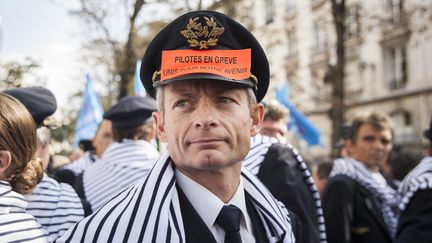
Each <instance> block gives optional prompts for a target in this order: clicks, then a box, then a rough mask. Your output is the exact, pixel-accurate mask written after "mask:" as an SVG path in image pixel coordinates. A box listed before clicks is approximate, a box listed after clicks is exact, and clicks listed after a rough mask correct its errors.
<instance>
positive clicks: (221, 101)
mask: <svg viewBox="0 0 432 243" xmlns="http://www.w3.org/2000/svg"><path fill="white" fill-rule="evenodd" d="M218 102H219V103H229V102H232V99H230V98H228V97H219V98H218Z"/></svg>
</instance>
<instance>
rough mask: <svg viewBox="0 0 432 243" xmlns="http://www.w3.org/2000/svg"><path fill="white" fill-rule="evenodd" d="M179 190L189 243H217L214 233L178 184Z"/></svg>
mask: <svg viewBox="0 0 432 243" xmlns="http://www.w3.org/2000/svg"><path fill="white" fill-rule="evenodd" d="M176 187H177V192H178V197H179V202H180V210H181V214H182V218H183V226H184V230H185V236H186V242H187V243H202V242H208V243H216V240H215V238H214V237H213V234H212V233H211V232H210V230H209V228H208V227H207V226H206V225H205V223H204V221H203V220H202V219H201V217H200V216H199V215H198V213H197V212H196V210H195V209H194V208H193V206H192V204H191V203H190V202H189V200H188V199H187V197H186V195H185V194H184V192H183V191H182V190H181V189H180V187H179V186H178V185H177V186H176Z"/></svg>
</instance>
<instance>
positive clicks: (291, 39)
mask: <svg viewBox="0 0 432 243" xmlns="http://www.w3.org/2000/svg"><path fill="white" fill-rule="evenodd" d="M297 52H298V50H297V33H296V31H295V30H290V31H288V57H289V58H294V57H296V56H297Z"/></svg>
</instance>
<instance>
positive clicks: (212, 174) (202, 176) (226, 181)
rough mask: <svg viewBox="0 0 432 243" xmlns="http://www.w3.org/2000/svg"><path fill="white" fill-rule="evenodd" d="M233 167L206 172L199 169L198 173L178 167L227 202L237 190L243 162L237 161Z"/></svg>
mask: <svg viewBox="0 0 432 243" xmlns="http://www.w3.org/2000/svg"><path fill="white" fill-rule="evenodd" d="M233 167H234V168H233ZM233 167H230V168H224V169H220V170H212V171H205V172H203V171H197V173H193V172H192V173H191V172H190V171H185V170H183V169H181V168H177V169H179V170H180V171H181V172H182V173H183V174H185V175H186V176H187V177H189V178H190V179H192V180H194V181H195V182H197V183H198V184H200V185H202V186H203V187H205V188H207V189H208V190H209V191H211V192H212V193H213V194H215V195H216V196H217V197H218V198H219V199H220V200H222V201H223V202H224V203H227V202H229V200H231V198H232V196H233V195H234V193H235V192H236V190H237V188H238V185H239V182H240V172H241V163H236V164H235V165H233Z"/></svg>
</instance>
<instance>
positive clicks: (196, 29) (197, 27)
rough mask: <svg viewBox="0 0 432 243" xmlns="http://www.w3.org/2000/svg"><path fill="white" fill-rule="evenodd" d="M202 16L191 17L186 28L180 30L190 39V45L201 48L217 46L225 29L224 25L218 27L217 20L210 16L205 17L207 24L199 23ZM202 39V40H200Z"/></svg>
mask: <svg viewBox="0 0 432 243" xmlns="http://www.w3.org/2000/svg"><path fill="white" fill-rule="evenodd" d="M199 19H200V17H195V18H193V19H192V18H191V19H189V23H188V24H187V25H186V29H184V30H182V31H180V34H182V35H183V36H184V37H185V38H186V39H187V41H188V43H189V46H190V47H193V48H199V49H208V48H209V47H210V46H216V45H217V42H218V40H219V39H218V38H219V36H221V35H222V34H223V32H224V31H225V28H224V27H218V26H217V23H216V21H215V20H214V19H213V18H212V17H210V18H208V17H204V20H205V22H206V25H205V26H202V24H201V23H197V21H198V20H199ZM199 39H201V40H199Z"/></svg>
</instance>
